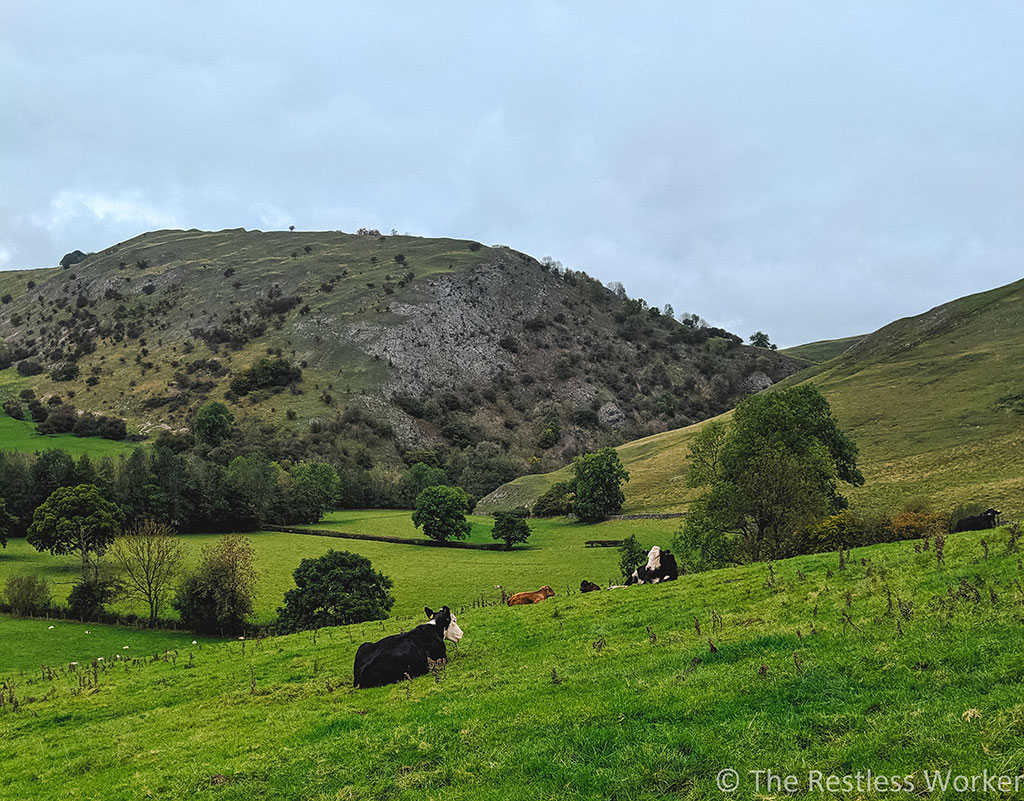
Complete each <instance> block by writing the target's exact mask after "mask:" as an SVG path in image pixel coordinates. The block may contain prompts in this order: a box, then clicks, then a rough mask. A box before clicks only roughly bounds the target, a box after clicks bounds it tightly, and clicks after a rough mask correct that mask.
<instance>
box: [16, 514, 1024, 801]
mask: <svg viewBox="0 0 1024 801" xmlns="http://www.w3.org/2000/svg"><path fill="white" fill-rule="evenodd" d="M982 539H984V540H985V541H986V543H987V544H988V546H989V554H988V557H987V558H986V555H985V551H984V549H983V547H982V545H981V540H982ZM285 541H287V540H282V542H285ZM1009 546H1010V543H1009V542H1008V537H1007V535H1006V534H1005V532H993V531H988V532H978V533H972V534H965V535H957V536H955V537H951V538H950V540H949V542H948V543H947V545H946V549H945V562H944V564H942V565H940V564H939V563H938V561H937V559H936V556H935V552H934V550H933V549H932V548H930V547H929V549H928V550H922V549H921V544H920V543H913V542H903V543H896V544H891V545H881V546H874V547H870V548H863V549H858V550H855V551H854V552H853V553H852V555H851V558H850V559H849V560H848V561H847V562H846V563H845V564H842V563H841V562H840V560H839V559H838V557H837V555H836V554H823V555H816V556H807V557H798V558H795V559H791V560H786V561H780V562H777V563H775V564H774V565H772V566H768V565H766V564H757V565H750V566H747V567H743V568H736V569H727V570H719V571H713V572H709V573H704V574H700V575H696V576H689V577H683V578H681V579H680V580H679V581H677V582H675V583H671V584H662V585H654V586H643V587H631V588H627V589H621V590H612V591H604V592H598V593H592V594H588V595H579V594H573V595H564V594H560V595H557V596H556V597H554V598H552V599H550V600H549V601H547V602H545V603H543V604H539V605H536V606H528V607H513V608H509V607H504V606H488V607H483V608H479V607H470V608H466V609H465V610H464V611H463V612H461V613H460V614H459V623H460V625H461V626H462V628H463V629H464V631H465V637H464V639H463V640H462V642H461V643H459V645H458V646H452V647H450V648H449V661H448V664H447V666H446V667H445V668H443V669H442V670H441V671H440V672H439V673H437V674H436V675H435V676H425V677H422V678H419V679H416V680H413V681H411V682H407V683H402V684H400V685H395V686H390V687H384V688H377V689H372V690H355V689H353V688H352V687H351V686H350V684H351V668H352V660H353V655H354V653H355V650H356V648H357V647H358V645H359V643H361V642H363V641H364V640H367V639H377V638H379V637H381V636H384V635H385V634H390V633H395V632H397V631H399V629H400V628H404V629H408V628H409V626H411V625H412V624H413V620H412V619H393V620H390V621H387V622H384V623H370V624H362V625H358V626H351V627H343V628H335V629H324V630H321V631H319V632H318V633H316V635H314V634H313V633H311V632H307V633H303V634H299V635H292V636H287V637H280V638H269V639H265V640H262V641H259V642H256V641H251V640H249V641H245V642H244V643H243V642H238V641H233V642H226V643H222V644H216V645H206V646H205V647H203V648H202V649H199V648H198V647H196V648H192V647H191V646H187V647H181V648H178V649H177V651H176V653H174V654H171V655H168V657H167V658H159V659H157V660H155V661H154V660H152V659H145V660H134V661H131V662H130V663H129V664H127V665H124V664H120V663H118V664H113V665H112V664H111V662H110V661H109V660H105V661H104V662H103V663H97V666H96V667H95V668H93V667H92V665H90V666H89V667H88V668H87V670H86V671H84V674H85V675H83V672H82V671H76V672H69V671H67V670H66V669H61V670H58V671H57V672H56V673H55V674H54V675H52V676H47V677H45V678H44V677H43V676H42V675H41V673H40V672H39V671H29V670H26V671H25V672H24V674H21V673H19V672H13V673H8V674H7V675H6V676H5V677H0V681H3V682H6V698H7V701H6V703H5V705H4V706H3V707H2V708H0V765H3V769H2V770H3V779H4V791H5V795H6V797H11V798H17V799H20V800H22V801H33V800H34V799H47V801H50V800H51V799H78V798H90V799H91V798H103V799H137V798H145V797H152V798H193V799H206V798H210V799H213V798H216V799H221V800H223V799H245V800H246V801H249V800H250V799H253V798H260V799H302V800H303V801H326V799H382V798H386V799H396V800H401V799H415V800H416V801H420V799H444V800H445V801H461V800H462V799H466V800H467V801H468V800H470V799H472V800H473V801H476V799H502V800H503V801H520V799H522V800H523V801H535V800H536V799H569V800H570V801H574V800H576V799H588V800H589V799H593V800H594V801H597V800H598V799H601V800H602V801H604V800H605V799H630V800H631V801H643V800H644V799H666V798H672V799H703V800H714V801H718V800H719V799H721V798H723V797H724V796H723V794H722V792H721V791H720V790H719V789H718V788H717V787H716V782H715V780H716V776H717V775H718V773H719V771H721V770H722V769H725V768H731V769H734V770H736V771H737V772H738V773H739V777H740V789H739V791H738V792H737V793H736V794H734V795H732V796H729V797H733V798H742V799H755V798H757V799H769V798H785V797H805V796H807V795H808V794H807V793H806V792H797V793H795V794H793V795H788V794H780V793H777V792H759V791H757V790H756V788H755V787H754V785H753V777H752V776H751V774H750V771H754V770H759V769H760V770H763V769H766V768H771V769H773V770H776V771H781V772H785V773H793V774H795V775H798V776H802V777H804V785H803V787H804V788H805V789H806V777H807V774H808V771H810V770H818V771H822V772H823V773H825V774H835V775H839V776H845V775H852V774H854V773H856V772H858V771H860V772H864V771H866V770H868V769H870V770H871V771H872V772H873V773H874V774H875V775H879V774H884V775H889V776H893V775H898V776H901V777H906V779H905V780H906V781H910V782H911V783H913V784H914V787H915V791H914V792H913V793H911V794H896V795H893V794H888V793H879V792H871V791H867V792H861V793H856V794H846V795H844V794H828V793H825V794H817V795H810V796H809V797H821V798H862V799H867V798H892V797H914V798H932V799H939V798H953V797H956V798H969V799H981V798H990V797H993V796H991V795H989V794H985V793H983V792H981V791H977V792H973V793H972V792H966V793H953V792H952V791H947V792H942V791H930V790H929V789H928V786H927V780H926V773H929V772H931V771H942V772H945V771H947V770H948V771H951V772H952V773H953V774H963V775H968V776H969V775H974V774H981V773H982V772H983V771H988V772H989V773H990V774H996V775H1010V776H1014V775H1018V774H1021V773H1024V726H1022V721H1024V702H1022V700H1021V694H1020V686H1021V682H1022V681H1024V638H1022V637H1021V636H1020V625H1021V622H1020V621H1021V606H1022V604H1024V591H1022V590H1021V588H1020V584H1019V578H1020V575H1021V569H1020V562H1019V555H1018V554H1017V553H1016V552H1007V551H1008V547H1009ZM387 547H397V546H387ZM443 553H444V555H445V556H447V557H448V558H449V559H450V560H451V561H452V563H453V564H459V563H463V564H468V563H466V562H463V560H467V559H473V558H475V557H476V556H478V554H476V553H473V552H468V551H452V552H443ZM524 553H529V552H524ZM498 555H499V556H500V554H498ZM47 633H52V632H46V631H45V630H42V631H40V632H39V633H38V636H39V637H43V636H45V635H46V634H47ZM25 637H26V638H28V635H25ZM12 698H13V699H16V700H17V701H18V702H19V704H18V707H17V708H16V709H15V708H13V705H12V702H11V699H12ZM998 797H1006V798H1012V797H1015V796H1013V794H1009V795H1006V794H1004V795H1002V796H998Z"/></svg>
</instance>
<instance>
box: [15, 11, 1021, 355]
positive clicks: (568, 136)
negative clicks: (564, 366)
mask: <svg viewBox="0 0 1024 801" xmlns="http://www.w3.org/2000/svg"><path fill="white" fill-rule="evenodd" d="M1022 41H1024V4H1022V3H1019V2H1016V0H1012V1H1007V2H985V1H984V0H977V1H976V2H971V3H935V2H932V1H931V0H929V1H927V2H894V0H884V2H877V3H872V2H857V3H840V2H814V3H800V2H787V3H758V4H755V3H749V2H745V3H729V2H721V1H719V0H715V2H711V0H708V2H705V3H690V2H679V1H678V0H677V1H676V2H665V3H653V2H635V3H615V2H601V1H600V0H588V2H579V3H568V2H566V3H563V2H543V3H541V2H528V1H527V2H516V3H481V2H479V1H478V2H467V3H451V2H444V1H443V0H434V2H431V3H423V2H409V3H403V2H388V3H370V2H365V3H358V4H357V3H345V2H330V3H322V4H317V3H304V4H301V5H300V6H298V7H296V4H285V3H269V2H256V1H254V0H247V2H239V3H231V2H221V3H216V4H214V3H206V2H198V1H197V0H176V2H173V3H162V2H146V3H138V2H124V3H110V2H102V0H91V1H90V2H68V3H46V4H43V3H38V2H21V1H20V0H4V2H3V3H2V4H0V269H17V268H27V267H42V266H51V265H54V264H56V263H57V262H58V261H59V259H60V258H61V256H63V255H64V254H65V253H67V252H69V251H71V250H75V249H80V250H83V251H86V252H91V251H95V250H100V249H102V248H105V247H107V246H109V245H112V244H114V243H116V242H119V241H123V240H125V239H129V238H131V237H133V236H136V235H138V234H140V233H143V232H144V231H148V230H154V229H158V228H201V229H210V230H219V229H223V228H238V227H245V228H250V229H254V228H256V229H261V230H269V229H281V228H286V227H287V226H289V225H295V226H296V227H297V229H299V230H344V231H355V230H356V229H357V228H360V227H364V226H365V227H371V228H379V229H381V230H382V231H385V232H387V231H390V230H391V229H397V230H398V231H399V232H400V233H411V234H415V235H421V236H451V237H457V238H466V239H475V240H478V241H481V242H484V243H486V244H504V245H509V246H510V247H513V248H515V249H517V250H521V251H524V252H526V253H529V254H531V255H533V256H535V257H537V258H541V257H543V256H551V257H552V258H554V259H557V260H558V261H561V262H562V263H563V264H564V265H565V266H567V267H571V268H573V269H577V270H585V271H587V272H588V273H590V274H591V275H593V276H595V277H597V278H599V279H601V280H602V281H604V282H605V283H608V282H611V281H621V282H622V283H623V284H624V285H625V287H626V290H627V291H628V293H629V294H630V295H631V296H634V297H637V296H638V297H643V298H645V299H646V300H647V301H648V302H649V303H650V304H651V305H657V306H662V305H664V304H666V303H668V304H671V305H672V306H673V308H674V309H675V311H676V312H677V313H679V312H684V311H685V312H694V313H697V314H700V315H701V316H703V317H704V318H706V319H708V320H709V321H711V322H712V323H714V324H716V325H722V326H724V327H726V328H729V329H730V330H732V331H734V332H736V333H738V334H740V335H741V336H744V337H746V336H748V335H749V334H751V333H752V332H754V331H755V330H763V331H766V332H767V333H768V334H769V335H770V336H771V337H772V340H773V341H774V342H776V343H778V344H779V345H780V346H788V345H796V344H800V343H803V342H808V341H812V340H818V339H828V338H833V337H839V336H847V335H853V334H859V333H865V332H868V331H872V330H874V329H876V328H878V327H880V326H882V325H884V324H885V323H887V322H890V321H891V320H893V319H896V318H898V317H902V316H906V315H911V314H918V313H920V312H923V311H925V310H926V309H928V308H931V307H933V306H935V305H938V304H940V303H943V302H945V301H947V300H952V299H953V298H956V297H960V296H962V295H965V294H969V293H971V292H976V291H981V290H984V289H989V288H992V287H995V286H999V285H1002V284H1006V283H1009V282H1011V281H1014V280H1017V279H1019V278H1021V277H1022V276H1024V47H1022V46H1021V42H1022Z"/></svg>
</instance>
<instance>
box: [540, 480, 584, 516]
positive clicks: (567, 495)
mask: <svg viewBox="0 0 1024 801" xmlns="http://www.w3.org/2000/svg"><path fill="white" fill-rule="evenodd" d="M575 492H576V485H575V484H574V483H573V482H572V481H559V482H558V483H557V484H554V485H552V486H551V488H550V489H549V490H548V491H547V492H545V493H544V494H543V495H541V496H540V497H539V498H538V499H537V500H536V502H535V503H534V504H533V508H532V509H530V514H532V515H533V516H534V517H558V516H559V515H567V514H569V513H570V512H572V502H573V498H574V497H575Z"/></svg>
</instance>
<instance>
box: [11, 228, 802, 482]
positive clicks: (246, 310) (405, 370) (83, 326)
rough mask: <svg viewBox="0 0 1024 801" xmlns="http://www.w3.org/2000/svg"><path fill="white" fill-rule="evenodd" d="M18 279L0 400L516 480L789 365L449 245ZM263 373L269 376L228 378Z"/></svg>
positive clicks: (551, 269) (261, 249) (179, 237)
mask: <svg viewBox="0 0 1024 801" xmlns="http://www.w3.org/2000/svg"><path fill="white" fill-rule="evenodd" d="M33 274H34V273H30V272H25V271H21V272H19V273H17V274H13V273H12V274H6V273H0V276H2V278H0V280H2V281H4V282H5V283H4V284H3V286H8V285H10V286H11V287H14V288H16V289H17V291H16V292H14V291H12V293H11V294H12V298H11V299H10V302H8V303H5V304H3V305H0V366H3V364H4V362H3V360H2V359H3V358H5V359H6V362H7V363H8V364H10V366H9V367H8V368H7V369H5V370H0V394H2V395H3V396H4V397H3V398H0V400H2V399H6V398H10V397H14V396H15V395H16V394H17V393H18V392H20V391H21V390H23V389H26V388H28V389H32V390H33V391H34V392H35V393H36V395H37V396H38V397H39V398H41V399H46V398H49V397H51V396H54V395H56V396H59V397H60V398H61V399H62V400H64V401H65V402H68V403H70V404H72V405H74V406H75V407H76V408H77V409H79V410H86V411H91V412H96V413H102V414H105V415H110V416H116V417H120V418H123V419H125V420H126V421H127V422H128V428H129V431H130V432H135V431H140V432H142V433H150V434H152V433H155V432H157V431H159V430H161V429H168V430H172V431H176V430H183V429H185V428H187V426H188V424H189V420H190V414H191V412H192V411H193V410H194V409H195V408H196V407H197V406H198V405H199V404H201V403H202V402H204V401H206V400H208V399H224V400H226V401H227V402H228V403H229V405H230V406H231V408H232V409H233V411H234V413H235V416H236V418H239V419H247V420H250V421H262V422H268V423H272V424H274V425H276V426H282V427H285V428H287V429H289V430H291V431H293V432H296V433H300V432H307V433H308V432H313V434H315V435H316V436H317V437H318V447H320V450H321V451H323V450H324V448H325V447H326V445H325V442H324V441H325V440H331V441H332V443H334V445H337V449H338V452H344V453H346V454H348V456H347V457H346V458H352V459H356V460H357V461H359V463H360V464H362V465H373V464H381V465H385V466H389V465H401V461H402V460H401V458H400V457H401V456H402V455H403V454H405V453H406V452H408V451H410V450H419V451H422V450H423V449H427V450H434V451H435V452H436V451H438V450H445V449H447V450H449V451H457V452H462V451H469V450H472V449H475V448H478V446H481V445H484V446H485V448H489V449H490V450H489V451H488V453H489V454H490V453H497V454H501V455H503V456H504V457H506V458H507V459H508V460H509V461H510V462H511V463H512V464H513V465H514V467H515V470H516V471H518V472H527V470H528V469H531V468H532V469H538V468H539V469H551V468H553V467H557V466H560V465H562V464H565V463H566V462H567V461H568V460H569V459H570V458H571V457H572V456H573V455H575V454H577V453H579V452H582V451H584V450H587V449H590V448H593V447H598V446H601V445H605V444H609V443H619V442H622V441H624V440H626V439H631V438H635V437H637V436H642V435H644V434H649V433H654V432H656V431H661V430H666V429H670V428H677V427H679V426H680V425H684V424H687V423H689V422H692V421H694V420H700V419H704V418H706V417H708V416H711V415H714V414H718V413H720V412H721V411H724V410H725V409H727V408H730V407H731V406H732V405H734V404H735V402H736V401H737V400H738V399H739V398H741V397H743V396H744V395H745V394H747V393H749V392H751V391H753V390H755V389H758V388H760V387H762V386H764V385H766V384H768V383H771V382H773V381H777V380H779V379H781V378H783V377H785V376H786V375H789V374H791V373H792V372H793V371H794V370H796V369H798V367H799V363H798V362H797V361H795V360H793V359H790V358H789V357H787V356H784V355H781V354H777V353H771V352H766V351H762V350H759V349H755V348H749V347H746V346H743V345H741V344H739V341H738V338H736V337H732V336H731V335H729V334H728V332H724V331H720V330H717V329H711V330H708V329H697V328H693V327H690V326H686V325H683V324H681V323H679V322H677V321H675V320H673V319H672V318H670V317H665V316H663V315H661V314H660V313H659V311H658V309H657V308H648V307H647V304H646V303H644V302H642V301H637V300H630V299H628V298H625V297H624V296H622V295H617V294H615V293H613V292H611V291H610V290H608V289H606V288H605V287H603V286H602V285H601V284H600V283H599V282H597V281H595V280H594V279H592V278H590V277H589V276H587V275H586V274H585V273H581V272H575V271H571V270H563V269H561V268H560V267H558V266H557V265H554V264H552V263H551V262H550V261H548V262H545V263H542V262H538V261H537V260H535V259H533V258H531V257H529V256H527V255H526V254H523V253H519V252H517V251H513V250H511V249H509V248H506V247H484V246H482V245H480V244H479V243H476V242H471V241H467V240H455V239H425V238H421V237H412V236H381V235H380V234H379V233H378V232H375V231H374V232H366V233H363V234H344V233H341V232H330V231H328V232H292V231H278V232H266V233H265V232H260V231H244V230H231V231H220V232H204V231H195V230H192V231H156V232H152V233H148V234H144V235H142V236H139V237H136V238H135V239H132V240H129V241H127V242H123V243H121V244H118V245H115V246H113V247H111V248H108V249H106V250H104V251H102V252H100V253H94V254H91V255H89V256H87V257H86V258H85V259H84V260H83V261H81V262H78V263H75V264H73V265H71V266H69V267H67V268H66V269H56V270H46V271H39V279H38V280H36V282H35V284H36V285H35V286H34V287H33V288H32V289H31V290H30V289H28V281H30V280H32V279H31V278H30V276H31V275H33ZM4 353H6V357H4ZM261 359H271V360H272V361H275V360H278V359H281V360H284V361H285V362H286V363H287V365H285V366H286V367H287V369H282V370H280V371H278V373H275V374H274V375H265V374H260V377H259V378H258V379H254V380H252V381H249V382H248V383H246V381H244V380H243V379H245V378H246V376H247V375H250V374H249V373H248V371H249V370H250V368H251V367H253V366H254V365H256V364H257V363H258V362H259V361H260V360H261ZM57 368H59V369H57ZM55 369H56V371H55ZM299 371H301V377H298V376H299ZM0 445H2V443H0ZM339 458H341V457H340V456H339ZM466 458H467V459H471V458H472V457H470V456H467V457H466ZM502 480H503V479H502Z"/></svg>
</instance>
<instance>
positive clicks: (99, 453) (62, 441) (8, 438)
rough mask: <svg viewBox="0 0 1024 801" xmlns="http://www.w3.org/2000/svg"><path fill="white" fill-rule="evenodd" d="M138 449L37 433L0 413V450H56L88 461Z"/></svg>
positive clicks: (31, 425)
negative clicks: (87, 455)
mask: <svg viewBox="0 0 1024 801" xmlns="http://www.w3.org/2000/svg"><path fill="white" fill-rule="evenodd" d="M138 447H139V444H138V443H137V442H117V441H115V440H112V439H102V438H101V437H76V436H75V435H74V434H46V435H44V434H37V433H36V427H35V424H34V423H29V422H27V421H25V420H15V419H14V418H12V417H8V416H7V415H6V414H3V413H2V412H0V449H2V450H5V451H20V452H22V453H37V452H38V453H42V452H43V451H45V450H49V449H50V448H60V449H61V450H62V451H67V452H68V453H69V454H71V455H72V456H74V457H75V458H78V457H79V456H81V455H82V454H83V453H87V454H89V458H90V459H102V458H103V457H104V456H111V457H114V458H117V457H118V456H128V455H129V454H131V452H132V451H133V450H135V449H136V448H138Z"/></svg>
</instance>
